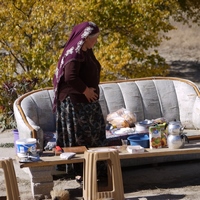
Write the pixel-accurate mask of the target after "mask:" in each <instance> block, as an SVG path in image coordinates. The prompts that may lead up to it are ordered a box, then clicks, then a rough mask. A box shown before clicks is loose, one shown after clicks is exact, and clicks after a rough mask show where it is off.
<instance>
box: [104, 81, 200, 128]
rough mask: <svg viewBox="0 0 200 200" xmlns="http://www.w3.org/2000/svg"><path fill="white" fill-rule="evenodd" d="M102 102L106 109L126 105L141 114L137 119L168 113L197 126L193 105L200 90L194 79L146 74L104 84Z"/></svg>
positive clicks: (186, 123)
mask: <svg viewBox="0 0 200 200" xmlns="http://www.w3.org/2000/svg"><path fill="white" fill-rule="evenodd" d="M100 91H101V95H100V104H101V107H102V110H103V113H104V117H106V116H107V114H109V113H112V112H114V111H116V110H118V109H120V108H122V107H124V108H126V109H128V110H129V111H131V112H132V113H135V114H136V116H137V121H141V120H144V119H156V118H159V117H164V118H165V119H166V120H167V121H172V120H174V119H176V120H180V121H181V122H182V123H183V125H184V126H185V127H186V128H194V124H193V107H194V104H195V101H196V99H197V97H199V91H198V88H196V86H195V85H194V84H193V83H191V82H190V81H187V80H184V79H178V78H160V79H159V78H151V79H149V78H146V79H145V78H143V79H136V80H128V81H121V82H117V83H115V82H113V83H103V84H101V85H100Z"/></svg>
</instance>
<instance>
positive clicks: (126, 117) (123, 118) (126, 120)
mask: <svg viewBox="0 0 200 200" xmlns="http://www.w3.org/2000/svg"><path fill="white" fill-rule="evenodd" d="M107 121H108V122H109V123H110V124H112V126H113V127H116V128H122V127H132V126H133V125H134V123H135V122H136V121H137V120H136V115H135V114H133V113H131V112H130V111H129V110H127V109H125V108H121V109H119V110H117V111H116V112H113V113H110V114H108V116H107Z"/></svg>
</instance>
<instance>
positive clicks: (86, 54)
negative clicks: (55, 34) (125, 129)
mask: <svg viewBox="0 0 200 200" xmlns="http://www.w3.org/2000/svg"><path fill="white" fill-rule="evenodd" d="M98 35H99V28H98V26H97V25H96V24H94V23H93V22H83V23H81V24H78V25H76V26H75V27H74V28H73V30H72V32H71V35H70V37H69V40H68V42H67V43H66V45H65V48H64V51H63V53H62V55H61V57H60V59H59V63H58V67H57V70H56V73H55V75H54V79H53V84H54V91H55V99H54V108H53V110H54V111H56V112H57V119H56V122H57V137H58V138H57V145H59V146H60V147H68V146H69V147H71V146H82V145H84V146H86V147H87V148H88V147H97V146H104V145H105V139H106V137H105V122H104V118H103V115H102V111H101V107H100V104H99V102H98V99H99V87H98V84H99V81H100V70H101V66H100V64H99V62H98V61H97V59H96V58H95V56H94V54H93V50H92V48H93V46H94V45H95V44H96V42H97V38H98Z"/></svg>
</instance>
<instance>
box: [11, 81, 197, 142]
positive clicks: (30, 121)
mask: <svg viewBox="0 0 200 200" xmlns="http://www.w3.org/2000/svg"><path fill="white" fill-rule="evenodd" d="M99 87H100V99H99V101H100V104H101V107H102V111H103V114H104V118H105V120H106V117H107V115H108V114H109V113H112V112H114V111H116V110H118V109H120V108H122V107H123V108H126V109H128V110H130V111H131V112H132V113H135V114H136V116H137V121H141V120H144V119H156V118H159V117H164V118H165V119H166V120H167V121H172V120H174V119H176V120H180V121H181V122H182V124H183V125H184V126H185V130H186V132H187V134H188V137H189V138H190V139H198V138H200V131H199V129H200V91H199V89H198V87H197V86H196V85H195V84H194V83H193V82H191V81H189V80H186V79H180V78H175V77H149V78H138V79H131V80H120V81H113V82H104V83H101V84H100V85H99ZM53 96H54V92H53V89H52V88H44V89H40V90H35V91H32V92H29V93H27V94H24V95H22V96H21V97H19V98H18V99H16V101H15V102H14V105H13V106H14V115H15V119H16V122H17V129H18V131H19V138H29V137H34V138H38V139H40V141H42V142H41V144H43V139H44V134H50V133H52V132H55V129H56V118H55V114H54V113H53V112H52V101H53Z"/></svg>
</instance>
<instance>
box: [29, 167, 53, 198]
mask: <svg viewBox="0 0 200 200" xmlns="http://www.w3.org/2000/svg"><path fill="white" fill-rule="evenodd" d="M52 169H53V166H44V167H29V168H28V173H29V176H30V178H31V190H32V195H33V197H35V196H39V195H48V196H49V195H50V191H51V190H52V189H53V186H54V183H53V177H52V174H51V173H52Z"/></svg>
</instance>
